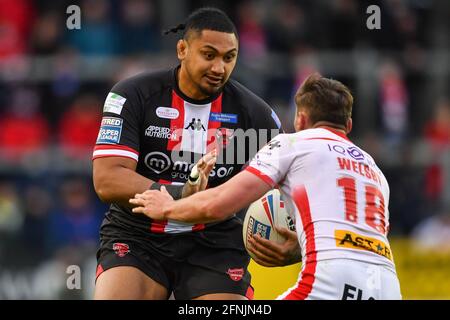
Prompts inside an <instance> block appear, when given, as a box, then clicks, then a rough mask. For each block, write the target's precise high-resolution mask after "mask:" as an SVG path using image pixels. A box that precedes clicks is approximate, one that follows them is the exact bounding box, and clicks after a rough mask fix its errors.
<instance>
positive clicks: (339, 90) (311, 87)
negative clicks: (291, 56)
mask: <svg viewBox="0 0 450 320" xmlns="http://www.w3.org/2000/svg"><path fill="white" fill-rule="evenodd" d="M295 104H296V105H297V108H306V110H307V111H308V114H309V117H310V119H311V122H312V123H313V124H314V123H316V122H318V121H327V122H331V123H335V124H338V125H344V126H345V125H347V121H348V119H350V118H351V116H352V107H353V96H352V94H351V93H350V90H349V89H348V88H347V87H346V86H345V85H344V84H342V83H341V82H339V81H337V80H333V79H328V78H324V77H322V76H321V75H320V74H318V73H314V74H312V75H310V76H309V77H308V78H306V80H305V81H304V82H303V84H302V85H301V86H300V88H299V89H298V91H297V93H296V94H295Z"/></svg>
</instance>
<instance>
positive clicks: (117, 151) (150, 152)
mask: <svg viewBox="0 0 450 320" xmlns="http://www.w3.org/2000/svg"><path fill="white" fill-rule="evenodd" d="M178 68H179V67H177V68H174V69H171V70H165V71H159V72H147V73H142V74H139V75H137V76H134V77H132V78H129V79H126V80H123V81H120V82H119V83H117V84H116V85H115V86H114V87H113V88H112V89H111V92H110V93H109V94H108V96H107V98H106V101H105V105H104V108H103V118H102V122H101V126H100V130H99V134H98V138H97V142H96V145H95V148H94V153H93V159H96V158H100V157H127V158H131V159H133V160H135V161H136V162H137V167H136V172H137V173H139V174H141V175H143V176H145V177H147V178H149V179H151V180H153V181H157V182H160V183H171V184H184V183H185V182H186V181H187V178H188V176H189V173H190V170H191V168H192V166H193V165H195V163H196V162H197V161H198V160H199V159H200V157H201V156H202V155H204V154H206V153H207V152H209V151H210V150H212V149H213V148H216V149H217V151H218V161H217V163H216V165H215V167H214V169H213V171H212V172H211V175H210V178H209V183H208V187H214V186H217V185H219V184H222V183H224V182H225V181H227V180H228V179H230V178H231V177H232V176H234V175H235V174H237V173H239V171H241V169H242V167H243V166H244V165H245V163H247V162H248V161H249V160H250V159H251V158H252V157H253V156H254V155H255V153H256V152H257V151H258V149H259V148H261V147H262V146H263V145H264V144H265V143H267V142H268V141H270V140H271V139H272V138H273V137H274V136H275V135H277V134H278V133H279V132H280V130H281V124H280V121H279V120H278V117H277V116H276V114H275V112H274V111H273V110H272V109H271V108H270V107H269V105H268V104H267V103H266V102H264V101H263V100H262V99H261V98H259V97H258V96H256V95H255V94H254V93H252V92H251V91H250V90H248V89H247V88H245V87H244V86H243V85H241V84H240V83H239V82H237V81H235V80H233V79H230V80H229V81H228V82H227V83H226V84H225V85H224V87H223V88H222V90H221V91H220V92H218V93H217V94H215V95H214V96H211V97H209V98H208V99H205V100H193V99H191V98H189V97H187V96H186V95H184V94H183V93H182V92H181V90H180V89H179V88H178V85H177V70H178ZM110 214H113V215H114V216H115V217H117V219H120V220H121V221H123V222H124V223H127V224H128V225H130V226H135V227H138V228H145V229H147V230H149V231H151V232H159V233H180V232H189V231H193V230H194V231H195V230H201V229H203V228H205V226H204V225H192V224H186V223H179V222H175V221H152V220H151V219H149V218H147V217H144V216H137V215H135V214H133V213H132V212H131V210H130V209H128V208H126V207H122V206H120V205H118V204H111V207H110Z"/></svg>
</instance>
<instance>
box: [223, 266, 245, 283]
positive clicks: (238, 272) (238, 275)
mask: <svg viewBox="0 0 450 320" xmlns="http://www.w3.org/2000/svg"><path fill="white" fill-rule="evenodd" d="M227 274H228V275H229V276H230V279H231V280H233V281H240V280H241V279H242V277H243V276H244V268H236V269H228V271H227Z"/></svg>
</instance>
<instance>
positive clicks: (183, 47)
mask: <svg viewBox="0 0 450 320" xmlns="http://www.w3.org/2000/svg"><path fill="white" fill-rule="evenodd" d="M186 54H187V43H186V41H185V40H184V39H180V40H178V42H177V56H178V59H179V60H180V61H182V60H184V59H185V58H186Z"/></svg>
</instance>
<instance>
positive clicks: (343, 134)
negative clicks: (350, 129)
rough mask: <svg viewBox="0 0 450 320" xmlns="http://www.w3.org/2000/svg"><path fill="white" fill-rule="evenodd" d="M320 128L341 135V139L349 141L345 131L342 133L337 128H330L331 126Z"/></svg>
mask: <svg viewBox="0 0 450 320" xmlns="http://www.w3.org/2000/svg"><path fill="white" fill-rule="evenodd" d="M322 129H325V130H328V131H330V132H331V133H334V134H335V135H337V136H339V137H341V138H343V139H345V140H347V141H350V139H349V138H348V137H347V135H346V134H345V133H342V132H340V131H338V130H334V129H331V128H324V127H322ZM350 142H351V141H350Z"/></svg>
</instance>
